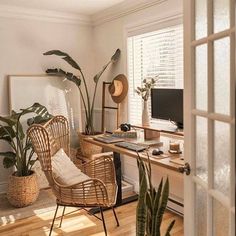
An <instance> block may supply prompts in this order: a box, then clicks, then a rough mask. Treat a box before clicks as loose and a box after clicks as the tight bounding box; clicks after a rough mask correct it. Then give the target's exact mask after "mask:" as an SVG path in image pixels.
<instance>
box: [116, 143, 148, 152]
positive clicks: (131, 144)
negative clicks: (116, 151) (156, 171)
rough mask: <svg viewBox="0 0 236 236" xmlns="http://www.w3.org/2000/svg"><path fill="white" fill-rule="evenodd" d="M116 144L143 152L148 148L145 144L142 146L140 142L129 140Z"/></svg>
mask: <svg viewBox="0 0 236 236" xmlns="http://www.w3.org/2000/svg"><path fill="white" fill-rule="evenodd" d="M115 146H117V147H122V148H126V149H129V150H131V151H135V152H142V151H144V150H145V149H146V148H147V147H145V146H140V145H139V144H135V143H129V142H119V143H116V144H115Z"/></svg>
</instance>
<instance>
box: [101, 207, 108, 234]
mask: <svg viewBox="0 0 236 236" xmlns="http://www.w3.org/2000/svg"><path fill="white" fill-rule="evenodd" d="M100 212H101V216H102V223H103V228H104V232H105V235H106V236H107V228H106V223H105V220H104V215H103V209H102V207H100Z"/></svg>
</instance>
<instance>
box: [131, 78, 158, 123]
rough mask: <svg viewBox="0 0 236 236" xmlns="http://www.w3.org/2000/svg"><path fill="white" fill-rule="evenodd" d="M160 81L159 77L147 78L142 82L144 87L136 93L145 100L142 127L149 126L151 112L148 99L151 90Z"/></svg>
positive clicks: (139, 88) (138, 88)
mask: <svg viewBox="0 0 236 236" xmlns="http://www.w3.org/2000/svg"><path fill="white" fill-rule="evenodd" d="M157 80H158V76H156V77H154V78H152V77H148V78H145V79H144V80H143V81H142V84H143V86H142V87H137V89H136V90H135V92H136V93H137V94H138V95H139V96H141V98H142V100H143V112H142V125H143V126H148V125H149V123H150V121H149V112H148V99H149V96H150V90H151V88H153V87H154V86H155V85H156V82H157Z"/></svg>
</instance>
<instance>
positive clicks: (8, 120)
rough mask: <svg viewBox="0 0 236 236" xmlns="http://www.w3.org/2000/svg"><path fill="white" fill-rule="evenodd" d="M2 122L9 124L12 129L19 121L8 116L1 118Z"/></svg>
mask: <svg viewBox="0 0 236 236" xmlns="http://www.w3.org/2000/svg"><path fill="white" fill-rule="evenodd" d="M13 112H14V111H13ZM0 121H2V122H4V123H6V124H8V125H9V126H11V127H12V126H14V125H15V124H16V123H17V120H16V119H13V118H12V117H11V116H6V117H2V116H0Z"/></svg>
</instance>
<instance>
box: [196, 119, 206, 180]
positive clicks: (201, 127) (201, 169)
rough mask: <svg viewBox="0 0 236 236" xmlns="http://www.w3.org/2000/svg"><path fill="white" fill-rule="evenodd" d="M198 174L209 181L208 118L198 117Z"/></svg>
mask: <svg viewBox="0 0 236 236" xmlns="http://www.w3.org/2000/svg"><path fill="white" fill-rule="evenodd" d="M195 149H196V175H197V176H199V177H200V178H201V179H202V180H204V181H205V182H207V167H208V165H207V163H208V162H207V156H208V145H207V119H206V118H203V117H197V118H196V146H195Z"/></svg>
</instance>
